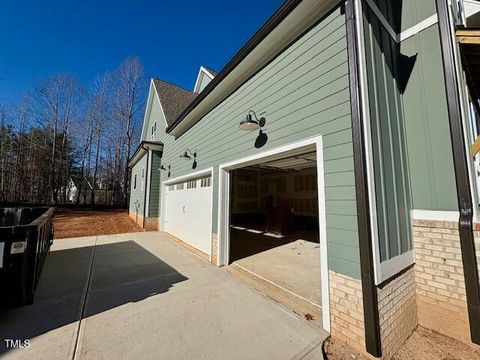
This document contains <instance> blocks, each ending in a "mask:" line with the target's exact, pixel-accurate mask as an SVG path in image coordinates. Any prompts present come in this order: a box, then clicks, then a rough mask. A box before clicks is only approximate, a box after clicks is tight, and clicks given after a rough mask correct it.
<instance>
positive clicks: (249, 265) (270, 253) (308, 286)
mask: <svg viewBox="0 0 480 360" xmlns="http://www.w3.org/2000/svg"><path fill="white" fill-rule="evenodd" d="M319 246H320V245H319V244H317V243H313V242H309V241H305V240H302V239H301V238H299V239H298V240H295V241H293V242H290V243H288V244H284V245H281V246H278V247H275V248H273V249H269V250H267V251H264V252H261V253H259V254H255V255H252V256H249V257H246V258H243V259H240V260H237V261H236V262H235V263H236V264H238V265H240V266H241V267H243V268H244V269H246V270H248V271H250V272H252V273H254V274H256V275H257V276H260V277H262V278H264V279H267V280H268V281H271V282H273V283H274V284H276V285H277V286H279V287H281V288H284V289H287V290H288V291H291V292H293V293H294V294H295V295H298V296H301V297H303V298H305V299H307V300H309V301H311V302H313V303H315V304H317V305H320V306H321V304H322V293H321V283H320V250H319Z"/></svg>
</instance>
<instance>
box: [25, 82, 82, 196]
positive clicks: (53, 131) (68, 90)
mask: <svg viewBox="0 0 480 360" xmlns="http://www.w3.org/2000/svg"><path fill="white" fill-rule="evenodd" d="M81 98H82V87H81V85H80V83H79V81H78V80H77V78H76V77H74V76H72V75H63V74H56V75H51V76H49V77H47V78H46V79H45V80H43V81H41V82H40V84H39V85H38V86H37V88H36V91H35V99H36V103H35V110H36V113H37V115H38V116H39V119H38V120H39V121H40V123H41V124H42V126H43V127H44V128H45V129H47V130H48V131H49V132H50V135H51V139H50V140H51V146H52V152H51V167H50V176H49V181H48V183H49V189H50V193H51V201H52V202H54V203H55V204H57V203H58V193H59V190H60V184H61V183H62V181H65V177H66V178H68V176H69V174H68V171H67V168H68V165H67V164H68V162H69V160H70V159H69V155H68V153H67V151H66V148H67V145H68V144H67V142H68V140H69V139H68V137H69V136H70V133H69V130H70V124H71V122H72V121H73V120H74V119H75V118H76V116H77V112H78V110H79V104H80V100H81Z"/></svg>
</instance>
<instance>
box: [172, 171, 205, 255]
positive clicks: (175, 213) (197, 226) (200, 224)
mask: <svg viewBox="0 0 480 360" xmlns="http://www.w3.org/2000/svg"><path fill="white" fill-rule="evenodd" d="M165 201H166V202H165V223H164V225H165V231H166V232H168V233H169V234H172V235H173V236H175V237H177V238H179V239H180V240H182V241H184V242H186V243H187V244H189V245H191V246H193V247H195V248H197V249H198V250H200V251H202V252H204V253H206V254H208V255H210V241H211V232H212V179H211V177H205V178H201V179H194V180H189V181H185V182H180V183H176V184H172V185H167V189H166V200H165Z"/></svg>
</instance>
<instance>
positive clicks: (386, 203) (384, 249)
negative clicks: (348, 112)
mask: <svg viewBox="0 0 480 360" xmlns="http://www.w3.org/2000/svg"><path fill="white" fill-rule="evenodd" d="M364 13H365V16H364V29H365V54H366V64H367V74H368V79H367V82H368V87H367V88H368V96H369V101H370V122H371V132H372V145H373V163H374V177H375V191H376V203H377V219H378V232H379V249H380V261H385V260H388V259H391V258H393V257H395V256H398V255H400V254H402V253H404V252H406V251H409V250H411V248H412V246H411V236H410V214H409V207H410V204H409V199H410V194H409V184H408V166H407V159H406V145H405V130H404V126H405V124H404V117H403V111H402V104H401V92H402V91H403V90H402V85H401V84H402V78H401V65H402V64H400V63H399V62H400V61H401V60H402V58H401V57H400V56H399V55H400V54H399V47H398V46H397V44H396V43H395V41H394V40H393V39H392V38H391V37H390V35H389V34H388V33H387V31H386V30H385V29H384V28H383V27H382V25H381V24H380V22H379V21H378V19H377V18H376V16H375V15H374V14H373V12H372V11H371V10H370V9H369V8H368V7H365V12H364Z"/></svg>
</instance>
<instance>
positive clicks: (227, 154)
mask: <svg viewBox="0 0 480 360" xmlns="http://www.w3.org/2000/svg"><path fill="white" fill-rule="evenodd" d="M345 36H346V29H345V18H344V15H343V14H342V13H341V11H340V10H339V9H337V10H335V11H334V12H332V13H331V14H329V15H328V16H327V17H326V18H325V19H323V21H321V22H320V23H319V24H318V25H317V26H315V27H314V28H313V29H312V30H310V31H309V32H308V33H306V34H305V35H304V36H303V37H302V38H300V39H299V40H298V41H296V42H295V43H294V44H293V45H291V46H290V47H289V48H287V49H286V50H285V51H284V52H283V53H281V54H280V55H279V56H278V57H277V58H275V60H273V61H272V62H271V63H270V64H269V65H267V66H266V67H265V68H264V69H263V70H261V71H260V72H259V73H258V74H256V75H255V76H254V77H253V78H252V79H250V80H249V81H248V82H247V83H245V84H244V85H243V86H241V87H240V88H239V89H238V90H237V91H236V92H235V93H234V94H233V95H231V96H230V97H229V98H227V99H226V100H225V101H223V102H222V103H221V104H220V105H219V106H217V107H216V108H215V109H214V110H212V111H211V112H210V113H209V114H207V115H206V116H205V117H204V118H203V119H202V120H201V121H200V122H198V123H197V124H196V125H194V126H193V127H192V128H191V129H190V130H189V131H188V132H186V133H185V134H183V135H182V136H181V137H179V138H178V139H174V138H173V137H172V136H170V135H167V134H163V133H162V135H161V138H160V139H159V140H160V141H162V142H163V143H164V145H165V147H164V154H163V160H162V162H163V163H164V164H171V166H172V168H171V178H175V177H178V176H181V175H185V174H188V173H191V172H193V171H199V170H202V169H206V168H210V167H213V168H214V178H213V190H214V199H213V232H216V231H217V215H218V209H217V207H218V166H219V164H222V163H225V162H228V161H232V160H235V159H240V158H243V157H245V156H248V155H253V154H256V153H260V152H264V151H266V150H268V149H272V148H275V147H279V146H282V145H285V144H288V143H292V142H296V141H300V140H302V139H306V138H311V137H315V136H318V135H320V134H321V135H323V144H324V161H325V164H324V165H325V185H326V202H327V203H326V205H327V206H326V213H327V242H328V258H329V267H330V269H332V270H334V271H337V272H340V273H343V274H346V275H349V276H353V277H356V278H359V276H360V266H359V252H358V234H357V217H356V203H355V199H356V197H355V180H354V170H353V147H352V130H351V117H350V101H349V82H348V66H347V52H346V39H345ZM249 110H254V111H256V113H257V114H259V115H260V114H261V115H262V116H265V118H266V119H267V126H266V128H267V131H266V132H267V134H268V141H267V143H266V144H265V145H264V146H263V147H262V148H260V149H257V148H256V147H255V139H256V137H257V135H258V132H245V131H241V130H239V128H238V124H239V122H240V121H241V120H242V119H243V118H244V117H245V115H246V114H247V112H248V111H249ZM187 148H190V149H192V150H197V154H198V157H197V161H198V167H197V168H196V169H195V170H194V169H192V162H191V161H184V160H181V159H179V156H180V154H181V153H182V152H183V151H184V150H185V149H187ZM165 176H166V174H165V172H162V181H164V179H165Z"/></svg>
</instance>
